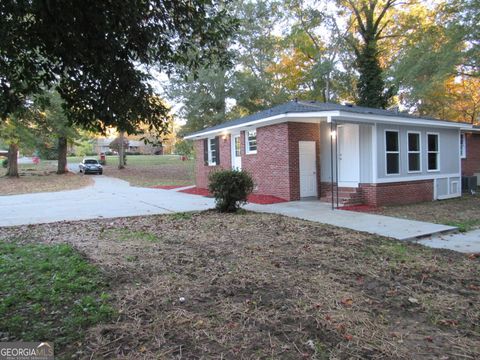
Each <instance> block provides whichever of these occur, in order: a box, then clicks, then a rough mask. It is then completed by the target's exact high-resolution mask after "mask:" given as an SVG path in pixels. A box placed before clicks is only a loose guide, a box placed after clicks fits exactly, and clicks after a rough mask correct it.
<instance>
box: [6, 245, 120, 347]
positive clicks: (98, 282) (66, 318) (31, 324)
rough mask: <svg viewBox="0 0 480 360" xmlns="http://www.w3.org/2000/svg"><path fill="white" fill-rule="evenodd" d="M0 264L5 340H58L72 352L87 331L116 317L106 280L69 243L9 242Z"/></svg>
mask: <svg viewBox="0 0 480 360" xmlns="http://www.w3.org/2000/svg"><path fill="white" fill-rule="evenodd" d="M25 239H30V237H29V236H26V238H25ZM25 239H23V240H25ZM0 260H1V261H0V277H1V279H2V281H0V295H1V296H0V329H2V330H1V332H0V334H1V337H2V341H8V340H20V339H21V340H24V341H54V342H55V346H56V347H58V348H59V349H60V352H61V353H65V352H67V353H68V352H70V353H72V352H73V351H74V350H75V352H76V351H77V349H75V347H74V346H73V344H74V343H75V342H77V341H80V340H82V339H83V335H84V331H85V329H87V328H88V327H90V326H92V325H94V324H96V323H98V322H101V321H106V320H109V319H110V318H111V317H112V316H113V315H114V310H113V308H112V307H111V306H110V305H109V304H108V299H109V296H108V295H107V294H106V293H105V291H106V290H107V288H108V286H107V282H106V280H105V279H104V276H103V275H102V274H101V272H100V271H99V270H98V269H97V268H96V267H95V266H93V265H91V264H89V263H88V261H86V260H85V259H84V258H83V257H82V256H81V255H80V254H79V253H78V252H77V251H76V250H74V249H73V248H72V246H71V245H69V244H55V245H46V244H41V243H22V239H20V238H17V239H16V238H10V239H9V242H4V241H0Z"/></svg>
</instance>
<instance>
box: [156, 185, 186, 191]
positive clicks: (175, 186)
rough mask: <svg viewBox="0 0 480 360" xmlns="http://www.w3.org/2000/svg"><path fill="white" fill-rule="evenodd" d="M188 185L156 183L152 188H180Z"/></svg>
mask: <svg viewBox="0 0 480 360" xmlns="http://www.w3.org/2000/svg"><path fill="white" fill-rule="evenodd" d="M185 186H187V185H156V186H151V188H152V189H163V190H172V189H179V188H182V187H185Z"/></svg>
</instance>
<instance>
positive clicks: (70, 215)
mask: <svg viewBox="0 0 480 360" xmlns="http://www.w3.org/2000/svg"><path fill="white" fill-rule="evenodd" d="M92 178H93V179H94V180H95V184H94V185H93V186H89V187H86V188H83V189H79V190H70V191H59V192H51V193H48V192H47V193H35V194H24V195H12V196H0V226H14V225H25V224H39V223H48V222H55V221H68V220H86V219H94V218H102V217H104V218H114V217H121V216H136V215H152V214H167V213H174V212H183V211H194V210H205V209H209V208H212V207H213V206H214V202H213V200H212V199H209V198H205V197H202V196H196V195H189V194H184V193H180V192H176V191H169V190H160V189H149V188H140V187H133V186H130V185H129V183H128V182H126V181H123V180H119V179H115V178H110V177H105V176H95V175H92Z"/></svg>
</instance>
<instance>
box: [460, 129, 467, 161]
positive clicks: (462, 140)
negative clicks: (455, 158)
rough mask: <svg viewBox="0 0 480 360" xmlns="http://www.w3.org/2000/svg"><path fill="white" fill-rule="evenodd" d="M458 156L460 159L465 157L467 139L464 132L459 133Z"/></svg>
mask: <svg viewBox="0 0 480 360" xmlns="http://www.w3.org/2000/svg"><path fill="white" fill-rule="evenodd" d="M460 157H461V158H462V159H465V158H466V157H467V139H466V137H465V134H460Z"/></svg>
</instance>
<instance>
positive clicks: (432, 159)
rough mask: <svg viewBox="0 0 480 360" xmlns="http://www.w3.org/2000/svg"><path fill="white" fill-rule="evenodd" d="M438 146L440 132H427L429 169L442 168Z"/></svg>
mask: <svg viewBox="0 0 480 360" xmlns="http://www.w3.org/2000/svg"><path fill="white" fill-rule="evenodd" d="M438 146H439V145H438V134H427V157H428V159H427V162H428V171H438V170H440V167H439V161H438V159H439V155H440V154H439V151H438V149H439V147H438Z"/></svg>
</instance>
